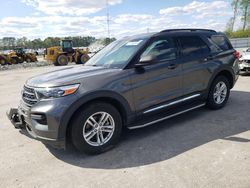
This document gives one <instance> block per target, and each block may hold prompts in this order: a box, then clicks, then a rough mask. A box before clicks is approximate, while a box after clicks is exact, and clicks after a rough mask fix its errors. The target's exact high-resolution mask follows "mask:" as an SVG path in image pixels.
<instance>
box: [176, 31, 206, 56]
mask: <svg viewBox="0 0 250 188" xmlns="http://www.w3.org/2000/svg"><path fill="white" fill-rule="evenodd" d="M178 39H179V41H180V45H181V50H182V54H183V56H204V55H207V54H209V53H210V49H209V47H208V46H207V44H206V43H205V42H204V41H203V40H202V39H201V38H200V37H198V36H184V37H178Z"/></svg>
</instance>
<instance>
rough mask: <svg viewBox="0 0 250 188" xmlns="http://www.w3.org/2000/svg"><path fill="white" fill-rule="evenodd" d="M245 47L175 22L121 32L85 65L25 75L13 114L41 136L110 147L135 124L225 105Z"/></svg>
mask: <svg viewBox="0 0 250 188" xmlns="http://www.w3.org/2000/svg"><path fill="white" fill-rule="evenodd" d="M238 58H239V53H238V52H237V51H235V50H234V49H233V47H232V45H231V44H230V42H229V40H228V39H227V37H226V36H225V35H224V34H223V33H218V32H216V31H214V30H204V29H173V30H164V31H161V32H158V33H154V34H144V35H137V36H132V37H126V38H123V39H121V40H117V41H115V42H113V43H111V44H110V45H108V46H107V47H106V48H104V49H103V50H101V51H100V52H98V53H97V54H96V55H94V56H93V57H92V58H91V59H90V60H89V61H88V62H87V63H86V64H85V65H83V66H80V67H79V66H78V67H66V68H65V69H63V70H58V71H53V72H49V73H46V74H42V75H40V76H36V77H33V78H30V79H29V80H27V82H26V83H25V85H24V87H23V91H22V100H21V102H20V105H19V107H18V108H12V109H10V111H9V112H8V117H9V119H10V120H11V122H12V123H13V125H14V126H15V127H16V128H25V129H26V130H27V132H28V133H29V134H30V135H31V136H32V137H34V138H35V139H38V140H41V141H42V142H44V143H49V144H52V145H53V146H55V147H57V148H65V145H66V144H65V143H66V141H69V140H71V141H72V143H73V145H74V146H75V147H76V148H77V149H78V150H79V151H82V152H85V153H89V154H97V153H101V152H104V151H106V150H108V149H110V148H112V147H113V146H114V145H115V144H116V143H117V142H118V141H119V139H120V135H121V133H122V130H123V128H128V129H136V128H141V127H145V126H148V125H152V124H155V123H158V122H160V121H163V120H166V119H168V118H171V117H174V116H176V115H180V114H182V113H185V112H188V111H190V110H193V109H197V108H200V107H202V106H205V105H206V106H207V107H209V108H211V109H219V108H222V107H223V106H224V105H225V104H226V103H227V100H228V97H229V93H230V89H232V88H233V86H234V84H235V82H236V80H237V78H238V72H239V67H238Z"/></svg>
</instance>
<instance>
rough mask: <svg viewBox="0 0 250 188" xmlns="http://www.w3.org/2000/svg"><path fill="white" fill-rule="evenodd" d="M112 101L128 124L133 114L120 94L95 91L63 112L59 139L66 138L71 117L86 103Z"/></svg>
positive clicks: (133, 116)
mask: <svg viewBox="0 0 250 188" xmlns="http://www.w3.org/2000/svg"><path fill="white" fill-rule="evenodd" d="M103 98H108V99H113V100H115V101H116V102H118V103H119V104H120V105H121V106H122V108H123V111H124V113H125V116H126V119H127V124H129V123H130V122H131V121H133V119H134V118H135V113H134V112H133V111H132V109H131V107H130V105H129V104H128V102H127V100H126V99H125V98H124V97H123V96H121V95H120V94H118V93H116V92H113V91H96V92H90V93H88V94H86V95H84V96H83V97H80V98H79V99H78V100H77V101H75V102H74V103H73V104H72V105H71V106H70V107H69V108H68V110H66V111H65V112H64V115H63V117H62V119H61V123H60V130H59V135H58V137H59V138H62V139H64V138H65V137H66V131H67V127H68V125H69V123H70V120H71V117H72V116H73V115H74V114H75V113H76V111H77V110H78V109H79V108H81V107H82V106H84V104H87V103H88V102H91V101H94V100H98V99H103Z"/></svg>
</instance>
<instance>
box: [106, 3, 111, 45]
mask: <svg viewBox="0 0 250 188" xmlns="http://www.w3.org/2000/svg"><path fill="white" fill-rule="evenodd" d="M106 9H107V32H108V33H107V34H108V37H107V38H108V41H107V43H109V41H110V28H109V24H110V19H109V2H108V0H106Z"/></svg>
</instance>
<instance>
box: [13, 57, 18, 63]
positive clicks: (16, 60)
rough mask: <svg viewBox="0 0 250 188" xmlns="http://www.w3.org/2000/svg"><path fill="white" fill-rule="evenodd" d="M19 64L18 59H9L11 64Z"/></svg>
mask: <svg viewBox="0 0 250 188" xmlns="http://www.w3.org/2000/svg"><path fill="white" fill-rule="evenodd" d="M18 63H19V58H18V57H12V58H11V64H18Z"/></svg>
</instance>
